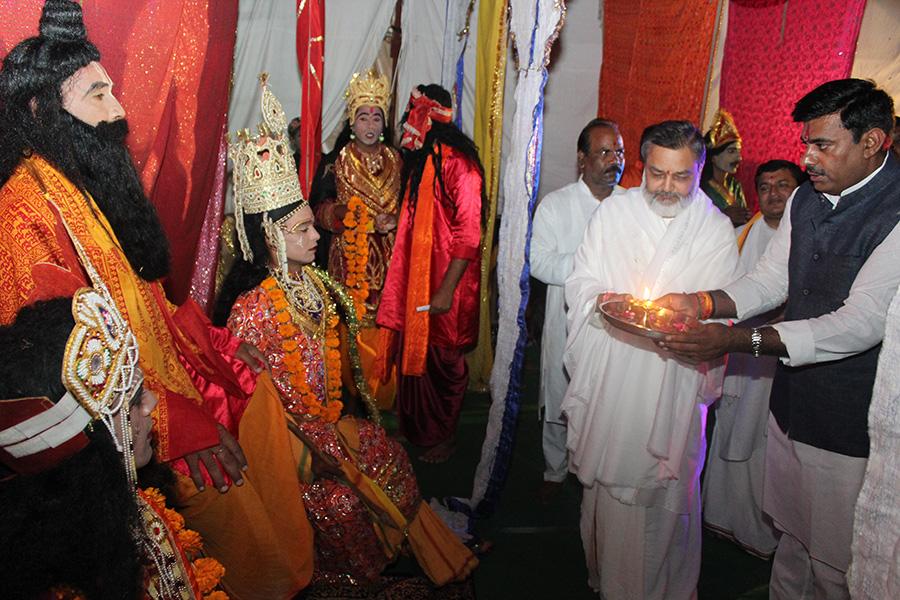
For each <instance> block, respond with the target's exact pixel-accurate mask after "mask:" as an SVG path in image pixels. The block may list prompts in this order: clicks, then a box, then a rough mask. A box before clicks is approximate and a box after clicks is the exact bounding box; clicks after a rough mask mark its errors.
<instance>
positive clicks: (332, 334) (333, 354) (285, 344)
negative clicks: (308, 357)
mask: <svg viewBox="0 0 900 600" xmlns="http://www.w3.org/2000/svg"><path fill="white" fill-rule="evenodd" d="M309 274H310V273H309V272H308V273H307V275H309ZM312 280H313V282H314V283H316V278H315V277H312ZM319 283H320V282H319ZM261 286H262V288H263V290H265V292H266V295H267V296H268V297H269V300H270V301H271V302H272V306H273V308H274V309H275V320H276V322H278V323H279V325H278V334H279V335H280V336H281V337H282V342H281V349H282V350H283V351H284V359H283V360H284V366H285V367H286V368H287V371H288V372H289V373H290V375H289V379H290V383H291V387H293V388H294V390H295V391H296V392H297V394H298V395H299V396H300V402H301V403H302V404H303V406H304V408H305V409H306V413H307V414H308V415H310V416H313V417H320V418H322V419H324V420H325V421H326V422H328V423H334V422H335V421H337V420H338V419H339V418H340V417H341V410H342V409H343V407H344V404H343V402H341V393H342V390H341V353H340V349H339V346H340V339H339V337H338V327H337V326H338V322H339V318H338V315H337V311H336V310H335V309H334V305H333V303H332V302H330V300H329V299H328V293H327V291H326V290H325V289H324V286H321V285H317V286H316V287H318V288H320V289H319V293H320V294H322V297H323V300H324V301H325V302H324V304H325V314H324V315H323V316H322V318H323V319H325V347H324V360H325V387H326V397H327V402H326V403H324V404H323V402H322V401H321V400H320V399H319V396H318V395H317V394H316V393H315V392H313V390H312V389H310V387H309V381H308V379H307V373H306V364H305V362H304V361H303V350H304V349H305V347H304V345H303V344H302V343H301V340H304V339H305V336H303V335H302V331H301V329H300V328H299V327H297V325H296V323H294V319H293V317H292V315H291V306H290V302H289V301H288V299H287V296H286V295H285V293H284V290H282V289H281V287H280V286H279V284H278V281H277V280H276V279H275V278H274V277H268V278H267V279H265V280H264V281H263V282H262V284H261Z"/></svg>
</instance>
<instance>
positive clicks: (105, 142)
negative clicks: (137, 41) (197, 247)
mask: <svg viewBox="0 0 900 600" xmlns="http://www.w3.org/2000/svg"><path fill="white" fill-rule="evenodd" d="M63 120H66V121H69V122H70V124H71V127H70V128H69V130H70V132H71V146H70V147H71V149H72V155H73V156H72V158H74V161H72V162H74V166H75V168H77V173H68V172H66V175H67V176H68V177H69V178H71V179H73V180H74V182H75V183H76V184H77V185H79V186H81V187H83V188H84V189H85V190H86V191H87V192H88V193H89V194H90V195H91V196H92V197H93V199H94V201H95V202H96V203H97V207H98V208H99V209H100V211H101V212H102V213H103V215H104V216H105V217H106V219H107V220H108V221H109V224H110V225H111V226H112V229H113V233H115V235H116V237H117V238H118V240H119V243H120V244H121V246H122V250H123V251H124V252H125V256H126V258H127V259H128V262H129V263H130V264H131V267H132V268H133V269H134V270H135V272H136V273H137V274H138V275H139V276H140V277H141V278H142V279H144V280H146V281H154V280H156V279H159V278H160V277H165V276H166V275H168V274H169V268H170V257H169V242H168V239H167V238H166V234H165V232H164V231H163V228H162V224H161V223H160V220H159V215H158V214H157V212H156V208H155V207H154V206H153V204H152V203H151V202H150V200H149V199H148V198H147V196H146V195H145V194H144V189H143V187H142V186H141V182H140V179H139V178H138V174H137V170H136V169H135V168H134V163H133V162H132V160H131V155H130V154H129V153H128V148H127V146H126V145H125V137H126V136H127V135H128V123H127V122H126V121H125V120H124V119H122V120H119V121H115V122H112V123H106V122H103V123H100V124H99V125H97V126H96V127H92V126H90V125H88V124H86V123H84V122H82V121H80V120H78V119H76V118H74V117H72V116H70V115H69V114H68V113H65V114H64V116H63ZM51 154H52V151H51ZM47 158H48V159H50V160H51V162H56V161H54V160H53V158H54V157H53V156H52V155H51V156H48V157H47ZM60 162H62V164H59V163H57V164H58V166H60V167H61V168H62V169H63V171H64V172H65V171H67V170H68V169H67V168H66V163H68V162H70V161H60ZM70 168H71V167H70Z"/></svg>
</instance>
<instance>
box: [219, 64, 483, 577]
mask: <svg viewBox="0 0 900 600" xmlns="http://www.w3.org/2000/svg"><path fill="white" fill-rule="evenodd" d="M263 81H264V85H263V90H262V94H263V105H264V106H266V107H267V109H266V111H265V112H264V113H263V119H264V125H262V126H261V127H260V130H261V131H266V132H268V133H267V134H265V135H260V136H257V137H249V136H247V135H245V134H243V133H242V134H239V135H238V138H237V139H236V140H230V143H229V148H228V154H229V156H230V157H231V159H232V161H233V162H234V176H233V181H234V202H235V216H236V223H235V225H236V228H237V232H238V240H239V241H240V247H241V253H242V257H243V260H240V261H238V262H237V263H236V264H235V266H234V268H233V269H232V271H231V273H229V275H228V278H227V279H226V282H225V285H224V286H223V290H222V294H221V299H220V307H219V313H220V314H223V315H227V319H228V321H227V323H228V327H229V328H230V329H231V330H232V331H233V332H234V333H235V335H237V336H238V337H240V338H241V339H243V340H245V341H247V342H248V343H251V344H253V345H254V346H256V347H258V348H259V349H260V350H261V351H262V352H263V353H264V354H265V356H266V358H267V359H268V361H269V364H270V365H271V370H272V374H273V379H274V381H275V386H276V387H277V388H278V391H279V392H280V394H281V399H282V403H283V406H284V411H285V415H286V417H287V419H288V422H289V423H291V429H292V431H295V432H296V435H297V437H298V438H299V439H300V440H301V441H302V443H303V445H304V447H305V448H306V450H307V451H306V455H307V456H309V457H311V458H310V459H308V460H304V461H303V462H301V463H300V465H299V473H300V487H299V492H300V494H301V495H302V497H303V500H304V504H305V506H306V510H307V513H308V514H309V518H310V522H311V523H312V524H313V527H314V529H315V532H316V544H315V546H316V556H317V560H316V576H315V581H316V582H324V583H326V584H327V583H333V582H335V581H338V582H344V583H358V584H367V583H370V582H371V581H372V580H374V579H375V578H377V576H378V575H379V574H380V573H381V571H382V569H384V567H385V566H386V565H387V564H389V563H390V562H391V561H393V560H394V559H395V558H396V556H397V553H398V552H399V551H400V550H401V548H402V547H403V546H404V544H405V543H406V538H408V539H409V541H410V545H411V547H412V549H413V552H414V554H415V555H416V557H417V558H419V559H420V560H419V562H420V564H422V565H423V567H424V568H425V571H426V573H427V574H428V576H429V577H431V578H432V581H434V582H435V583H437V584H438V585H441V584H443V583H447V581H448V580H449V579H456V578H459V579H462V578H465V577H466V576H467V575H468V573H469V571H470V570H471V569H472V568H474V566H475V564H476V562H477V561H476V560H475V558H474V557H473V556H472V554H471V552H470V551H469V550H468V549H466V548H465V547H464V546H463V545H462V543H461V542H460V541H459V540H458V539H456V538H455V537H454V536H453V534H452V533H450V531H449V530H448V529H447V528H446V527H445V526H443V525H442V523H441V522H440V521H438V520H437V519H436V518H434V514H433V513H432V512H431V509H430V508H429V506H428V504H427V503H423V502H422V497H421V496H420V494H419V486H418V484H417V482H416V477H415V475H414V474H413V470H412V466H411V465H410V463H409V457H408V456H407V454H406V452H405V451H404V450H403V447H402V446H401V445H400V444H399V443H398V442H397V441H396V440H394V439H392V438H391V437H389V436H388V435H387V433H386V432H385V430H384V429H383V428H382V427H381V426H380V425H379V424H378V422H377V421H378V414H379V413H378V409H377V407H375V406H374V401H373V399H372V398H371V397H370V396H369V395H368V392H367V386H366V385H365V383H363V382H362V381H361V380H362V373H361V371H362V369H357V368H356V365H354V364H352V363H351V364H347V363H346V362H345V359H344V357H347V359H346V360H347V361H353V362H356V363H357V364H358V362H357V361H358V357H357V352H356V348H355V347H353V345H352V343H351V342H352V340H355V339H358V338H357V336H356V333H357V329H356V326H355V323H357V322H358V317H357V311H356V309H355V306H354V302H355V299H354V298H352V297H351V296H350V295H349V294H348V293H347V288H345V287H344V286H343V285H342V284H341V283H340V282H339V281H337V280H336V278H335V277H334V276H329V275H328V274H327V273H325V272H324V271H322V270H321V269H319V268H317V267H315V266H313V265H312V262H313V259H314V257H315V251H316V244H317V242H318V240H319V234H318V232H317V231H316V229H315V227H314V226H313V224H314V223H313V221H314V218H313V212H312V209H310V207H309V205H308V204H307V203H306V201H305V200H304V199H303V193H302V192H301V190H300V184H299V181H298V180H297V177H296V175H295V174H294V172H293V171H292V170H291V169H290V168H289V164H288V163H289V162H290V161H291V157H290V156H289V155H288V154H287V152H285V151H284V148H285V147H286V146H287V142H286V140H284V138H283V134H280V133H276V132H280V131H282V127H283V120H282V121H279V117H278V113H279V112H280V103H279V102H278V100H277V99H276V98H275V96H274V95H272V93H271V91H270V90H269V88H268V86H267V85H265V79H264V80H263ZM384 83H385V89H387V88H386V84H387V82H386V81H385V82H384ZM275 107H279V108H278V109H276V108H275ZM282 115H283V113H282ZM281 119H283V116H282V117H281ZM375 139H377V138H375ZM348 148H349V146H348ZM341 326H344V328H345V329H347V330H349V332H350V335H348V336H344V338H343V339H342V340H339V329H340V327H341ZM340 346H349V348H347V349H346V351H343V352H342V351H339V347H340ZM345 370H346V371H355V373H354V374H355V375H356V376H357V377H359V378H360V384H361V385H360V388H361V389H360V392H361V396H362V397H363V399H364V400H366V404H367V405H368V409H369V411H370V414H371V417H372V420H369V419H364V418H355V417H354V416H353V415H346V416H345V415H344V414H343V413H344V411H343V410H342V409H343V405H342V397H343V394H342V392H343V390H342V386H341V372H342V371H345ZM373 492H374V493H373ZM373 501H374V502H376V504H377V507H376V508H374V509H373V508H372V503H373ZM385 515H390V517H391V518H390V519H389V520H388V521H385V520H384V516H385ZM395 517H396V519H397V520H394V518H395ZM401 532H402V533H401ZM429 540H430V541H431V542H430V543H432V544H433V547H430V546H429V544H428V543H426V544H424V545H423V544H422V543H420V542H422V541H429ZM423 549H429V550H426V556H427V557H428V558H427V559H426V560H423V556H422V552H423ZM434 565H443V566H445V567H446V568H444V569H439V570H438V571H435V570H434V569H432V568H431V567H432V566H434Z"/></svg>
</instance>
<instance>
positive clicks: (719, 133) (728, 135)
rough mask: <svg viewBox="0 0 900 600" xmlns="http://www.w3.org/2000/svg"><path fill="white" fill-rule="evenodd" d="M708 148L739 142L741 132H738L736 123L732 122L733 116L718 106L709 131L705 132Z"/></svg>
mask: <svg viewBox="0 0 900 600" xmlns="http://www.w3.org/2000/svg"><path fill="white" fill-rule="evenodd" d="M706 138H707V140H708V141H709V147H710V148H720V147H722V146H724V145H725V144H730V143H731V142H737V143H739V144H740V143H741V134H740V133H738V129H737V125H735V123H734V117H732V116H731V113H730V112H728V111H727V110H725V109H722V108H720V109H719V111H718V112H717V113H716V119H715V121H713V125H712V127H710V129H709V133H707V134H706Z"/></svg>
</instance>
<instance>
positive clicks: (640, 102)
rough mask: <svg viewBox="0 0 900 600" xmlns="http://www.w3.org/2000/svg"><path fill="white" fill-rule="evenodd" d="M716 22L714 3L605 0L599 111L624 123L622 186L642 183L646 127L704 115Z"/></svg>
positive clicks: (695, 0) (696, 120)
mask: <svg viewBox="0 0 900 600" xmlns="http://www.w3.org/2000/svg"><path fill="white" fill-rule="evenodd" d="M715 21H716V3H715V2H709V1H708V0H606V1H605V2H604V8H603V66H602V67H601V69H600V98H599V102H598V108H597V114H598V115H599V116H601V117H605V118H608V119H612V120H614V121H616V122H618V123H619V127H620V129H621V133H622V138H623V141H624V142H625V153H626V158H625V174H624V175H623V177H622V185H624V186H626V187H631V186H635V185H639V184H640V182H641V165H640V163H639V160H640V154H639V152H638V145H639V142H640V138H641V133H642V132H643V130H644V128H645V127H646V126H647V125H650V124H652V123H657V122H659V121H663V120H666V119H688V120H690V121H693V122H694V123H696V122H698V120H699V119H700V110H701V106H702V104H703V87H704V85H705V82H706V73H707V68H708V65H709V58H710V52H711V48H712V37H713V29H714V27H715ZM563 35H565V32H563Z"/></svg>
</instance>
